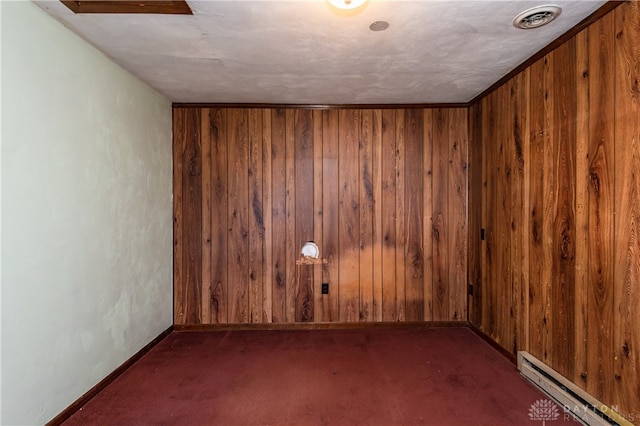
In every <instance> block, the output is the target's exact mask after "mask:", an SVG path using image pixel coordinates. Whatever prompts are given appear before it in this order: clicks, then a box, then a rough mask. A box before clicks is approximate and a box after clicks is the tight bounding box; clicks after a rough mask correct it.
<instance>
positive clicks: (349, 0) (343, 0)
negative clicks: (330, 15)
mask: <svg viewBox="0 0 640 426" xmlns="http://www.w3.org/2000/svg"><path fill="white" fill-rule="evenodd" d="M366 2H367V0H329V3H331V5H332V6H333V7H337V8H338V9H343V10H352V9H357V8H359V7H360V6H362V5H363V4H365V3H366Z"/></svg>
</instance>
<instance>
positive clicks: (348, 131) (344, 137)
mask: <svg viewBox="0 0 640 426" xmlns="http://www.w3.org/2000/svg"><path fill="white" fill-rule="evenodd" d="M339 120H340V125H339V131H338V133H339V136H338V138H339V159H338V162H339V164H340V167H339V170H338V180H339V183H340V193H339V198H338V206H339V207H338V216H339V217H338V223H339V229H340V242H339V250H340V257H339V269H340V270H339V275H340V293H339V299H340V321H341V322H357V321H359V311H360V301H359V299H360V241H359V240H360V196H359V187H360V186H359V183H358V166H357V165H358V159H359V155H358V140H359V136H360V129H359V111H358V110H342V111H340V112H339Z"/></svg>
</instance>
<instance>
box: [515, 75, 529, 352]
mask: <svg viewBox="0 0 640 426" xmlns="http://www.w3.org/2000/svg"><path fill="white" fill-rule="evenodd" d="M530 77H531V74H530V72H529V69H526V70H525V71H524V72H523V73H522V74H520V75H519V76H518V86H519V88H518V93H517V96H516V99H517V103H516V108H515V109H516V117H517V118H516V119H517V122H518V125H517V126H516V128H517V129H519V130H518V132H516V134H519V137H520V139H521V140H520V143H519V144H517V145H516V146H517V148H516V153H521V154H519V155H518V158H520V156H521V157H522V158H521V160H519V164H520V167H519V168H518V175H517V176H516V179H517V181H518V183H516V187H515V193H516V194H518V197H519V199H520V200H521V204H520V206H519V214H520V223H521V226H519V227H517V228H516V229H517V230H518V241H519V244H520V246H519V248H518V252H517V256H516V259H517V260H516V264H515V265H514V268H515V270H518V269H519V268H518V265H520V268H521V279H520V282H521V285H520V291H519V298H520V299H519V302H520V313H519V323H518V330H517V336H516V341H517V342H518V343H517V345H516V350H528V349H529V333H528V330H529V282H530V274H529V238H530V237H529V233H528V232H527V230H528V229H529V228H530V222H529V220H530V216H529V211H530V205H529V193H530V191H531V187H530V181H529V176H530V173H531V155H530V151H529V148H530V146H531V141H530V136H531V132H530V131H529V129H530V121H529V119H530V117H531V111H530V104H529V99H530V93H529V90H530V87H531V86H530ZM520 188H521V194H520V193H519V192H520Z"/></svg>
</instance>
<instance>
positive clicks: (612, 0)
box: [469, 0, 629, 105]
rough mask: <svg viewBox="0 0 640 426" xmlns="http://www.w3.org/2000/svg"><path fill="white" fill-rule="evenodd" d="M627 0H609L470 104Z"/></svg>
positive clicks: (474, 99)
mask: <svg viewBox="0 0 640 426" xmlns="http://www.w3.org/2000/svg"><path fill="white" fill-rule="evenodd" d="M627 1H629V0H609V1H608V2H606V3H605V4H604V5H602V7H600V9H598V10H596V11H595V12H593V13H592V14H591V15H589V16H587V17H586V18H585V19H583V20H582V21H580V23H578V25H576V26H575V27H573V28H571V29H570V30H569V31H567V32H566V33H564V34H562V35H561V36H560V37H558V38H557V39H555V40H553V41H552V42H551V43H549V44H548V45H547V46H545V47H544V48H542V50H539V51H538V53H535V54H534V55H533V56H531V57H530V58H529V59H527V60H526V61H524V62H523V63H521V64H520V65H518V66H517V67H515V68H514V69H513V70H512V71H511V72H509V73H508V74H507V75H505V76H504V77H502V78H501V79H500V80H498V81H496V82H495V83H493V84H492V85H491V86H489V87H488V88H487V89H486V90H485V91H484V92H482V93H480V94H479V95H478V96H476V97H475V98H473V99H472V100H471V101H470V102H469V105H475V104H476V103H478V102H480V101H481V100H482V98H484V97H485V96H487V95H489V94H490V93H491V92H493V91H494V90H496V89H497V88H498V87H500V86H502V85H503V84H505V83H506V82H507V81H509V80H511V79H512V78H513V77H515V76H516V75H517V74H519V73H521V72H522V71H524V70H525V69H526V68H528V67H529V66H531V65H533V64H534V63H535V62H537V61H538V60H540V59H542V58H544V57H545V56H546V55H547V54H548V53H549V52H551V51H553V50H555V49H556V48H558V47H559V46H561V45H562V44H564V43H566V42H567V41H568V40H569V39H570V38H572V37H574V36H575V35H576V34H578V33H579V32H580V31H582V30H584V29H585V28H587V27H588V26H589V25H591V24H593V23H594V22H596V21H597V20H598V19H600V18H602V17H603V16H604V15H606V14H607V13H609V12H611V11H613V9H615V8H616V7H618V6H620V5H621V4H623V3H626V2H627Z"/></svg>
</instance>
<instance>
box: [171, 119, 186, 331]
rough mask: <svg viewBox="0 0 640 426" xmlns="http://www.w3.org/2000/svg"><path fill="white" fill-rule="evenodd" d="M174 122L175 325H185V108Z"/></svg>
mask: <svg viewBox="0 0 640 426" xmlns="http://www.w3.org/2000/svg"><path fill="white" fill-rule="evenodd" d="M172 115H173V117H172V120H173V128H174V132H173V141H172V143H173V145H172V157H173V263H174V265H173V304H174V309H173V323H174V324H184V323H185V318H184V308H185V306H184V298H183V293H184V288H183V285H184V270H183V265H184V261H185V259H184V258H183V252H184V239H183V235H182V234H183V231H182V228H183V226H184V225H185V223H184V217H183V210H184V201H183V200H184V194H183V191H182V185H183V174H184V165H185V164H184V161H183V154H182V153H183V152H184V146H185V136H186V135H185V133H186V128H185V118H186V110H185V109H184V108H174V109H173V111H172Z"/></svg>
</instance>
